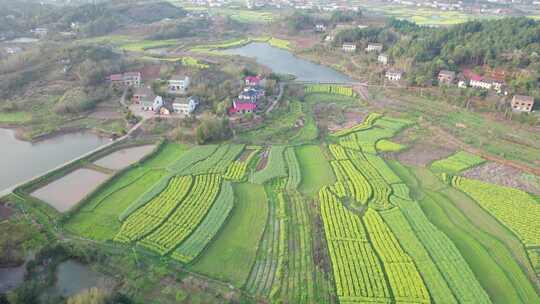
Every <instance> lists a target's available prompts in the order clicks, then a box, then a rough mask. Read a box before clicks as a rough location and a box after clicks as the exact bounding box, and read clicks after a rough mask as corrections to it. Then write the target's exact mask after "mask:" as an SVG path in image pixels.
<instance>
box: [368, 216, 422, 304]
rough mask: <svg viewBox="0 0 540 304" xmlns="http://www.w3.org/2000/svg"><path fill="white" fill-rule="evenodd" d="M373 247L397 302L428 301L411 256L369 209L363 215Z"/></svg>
mask: <svg viewBox="0 0 540 304" xmlns="http://www.w3.org/2000/svg"><path fill="white" fill-rule="evenodd" d="M364 223H365V225H366V228H367V231H368V233H369V236H370V239H371V242H372V244H373V247H374V248H375V250H376V251H377V253H378V255H379V257H380V258H381V260H382V262H383V265H384V269H385V272H386V276H387V278H388V282H389V283H390V287H391V288H392V294H393V296H394V298H395V299H396V301H398V302H408V303H429V302H430V298H429V293H428V290H427V288H426V286H425V285H424V281H423V280H422V277H421V276H420V273H418V270H417V269H416V266H415V265H414V262H413V260H412V259H411V257H410V256H409V255H408V254H407V253H405V251H404V250H403V249H402V248H401V245H400V244H399V242H398V240H397V238H396V237H395V236H394V234H393V233H392V231H391V230H390V229H389V228H388V226H387V225H386V224H385V223H384V221H383V219H382V218H381V216H380V215H379V214H378V213H377V212H376V211H374V210H373V209H371V208H370V209H368V210H367V211H366V213H365V215H364Z"/></svg>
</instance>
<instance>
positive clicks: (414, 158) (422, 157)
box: [397, 142, 455, 167]
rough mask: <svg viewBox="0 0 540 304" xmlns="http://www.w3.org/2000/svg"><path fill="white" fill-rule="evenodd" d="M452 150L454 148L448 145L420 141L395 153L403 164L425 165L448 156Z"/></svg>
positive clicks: (453, 150)
mask: <svg viewBox="0 0 540 304" xmlns="http://www.w3.org/2000/svg"><path fill="white" fill-rule="evenodd" d="M454 152H455V149H453V148H450V147H445V146H438V145H434V144H429V143H424V142H421V143H416V144H415V145H413V146H412V147H411V148H410V149H408V150H405V151H403V152H401V153H399V154H397V159H398V161H399V162H401V163H403V164H405V165H411V166H421V167H426V166H428V165H429V164H430V163H432V162H433V161H435V160H437V159H441V158H445V157H448V156H450V155H451V154H452V153H454Z"/></svg>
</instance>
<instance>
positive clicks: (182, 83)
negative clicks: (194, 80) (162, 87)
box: [167, 75, 189, 94]
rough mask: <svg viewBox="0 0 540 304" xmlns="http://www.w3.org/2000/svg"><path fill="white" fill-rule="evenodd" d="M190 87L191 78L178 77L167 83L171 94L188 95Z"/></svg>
mask: <svg viewBox="0 0 540 304" xmlns="http://www.w3.org/2000/svg"><path fill="white" fill-rule="evenodd" d="M188 87H189V77H187V76H181V75H176V76H173V77H172V78H171V79H169V81H168V82H167V92H168V93H170V94H186V91H187V89H188Z"/></svg>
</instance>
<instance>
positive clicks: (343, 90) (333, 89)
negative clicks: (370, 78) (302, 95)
mask: <svg viewBox="0 0 540 304" xmlns="http://www.w3.org/2000/svg"><path fill="white" fill-rule="evenodd" d="M305 91H306V93H328V94H336V95H343V96H348V97H352V96H354V91H353V89H352V87H345V86H340V85H332V84H312V85H308V86H306V89H305Z"/></svg>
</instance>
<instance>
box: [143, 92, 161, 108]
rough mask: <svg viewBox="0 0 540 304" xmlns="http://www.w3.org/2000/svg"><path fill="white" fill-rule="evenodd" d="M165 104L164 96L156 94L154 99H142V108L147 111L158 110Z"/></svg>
mask: <svg viewBox="0 0 540 304" xmlns="http://www.w3.org/2000/svg"><path fill="white" fill-rule="evenodd" d="M164 104H165V103H164V101H163V97H161V96H156V97H155V98H154V100H153V101H151V100H142V109H143V110H145V111H158V110H159V109H160V108H161V107H163V105H164Z"/></svg>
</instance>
